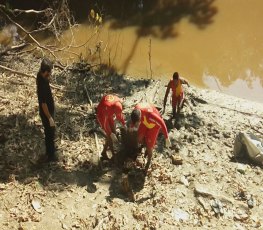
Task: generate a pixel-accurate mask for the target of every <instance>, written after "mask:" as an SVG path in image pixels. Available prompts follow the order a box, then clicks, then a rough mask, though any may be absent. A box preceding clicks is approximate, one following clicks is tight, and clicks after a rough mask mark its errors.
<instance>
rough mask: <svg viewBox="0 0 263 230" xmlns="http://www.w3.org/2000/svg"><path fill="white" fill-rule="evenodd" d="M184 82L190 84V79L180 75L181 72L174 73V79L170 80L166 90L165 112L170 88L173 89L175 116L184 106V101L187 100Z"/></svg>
mask: <svg viewBox="0 0 263 230" xmlns="http://www.w3.org/2000/svg"><path fill="white" fill-rule="evenodd" d="M182 84H187V85H188V86H189V83H188V81H187V80H185V79H183V78H182V77H179V74H178V73H177V72H175V73H174V74H173V79H172V80H170V81H169V84H168V86H167V89H166V92H165V96H164V102H163V113H165V107H166V102H167V97H168V95H169V92H170V89H172V108H173V117H175V116H176V114H179V113H180V110H181V108H182V107H183V103H184V100H185V98H184V89H183V86H182Z"/></svg>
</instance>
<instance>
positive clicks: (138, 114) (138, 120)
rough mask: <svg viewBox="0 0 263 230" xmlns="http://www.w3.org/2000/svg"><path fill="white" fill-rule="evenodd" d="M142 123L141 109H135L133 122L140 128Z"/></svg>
mask: <svg viewBox="0 0 263 230" xmlns="http://www.w3.org/2000/svg"><path fill="white" fill-rule="evenodd" d="M140 123H141V110H139V109H134V110H133V111H132V113H131V124H132V125H133V126H134V127H136V128H138V127H139V125H140Z"/></svg>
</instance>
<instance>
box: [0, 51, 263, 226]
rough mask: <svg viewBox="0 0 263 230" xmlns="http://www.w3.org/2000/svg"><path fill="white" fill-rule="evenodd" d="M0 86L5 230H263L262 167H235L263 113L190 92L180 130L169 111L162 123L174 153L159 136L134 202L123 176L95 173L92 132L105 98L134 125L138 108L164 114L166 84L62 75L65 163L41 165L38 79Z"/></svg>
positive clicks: (96, 148)
mask: <svg viewBox="0 0 263 230" xmlns="http://www.w3.org/2000/svg"><path fill="white" fill-rule="evenodd" d="M0 61H1V64H2V65H5V66H9V67H11V68H13V69H17V70H20V71H23V72H27V73H37V71H38V67H39V63H40V60H39V59H35V58H32V57H31V56H28V55H24V56H6V57H2V58H1V60H0ZM75 67H76V66H75ZM0 76H1V80H0V121H1V122H0V172H1V174H0V229H3V230H4V229H20V230H22V229H30V230H31V229H38V230H39V229H255V228H258V229H263V218H262V216H263V183H262V180H263V179H262V178H263V170H262V167H260V166H256V165H254V164H253V163H252V162H250V161H248V160H247V159H239V160H236V159H233V157H232V152H233V146H234V140H235V136H236V134H238V133H239V132H240V131H247V132H252V133H254V134H257V135H258V134H259V133H260V132H261V133H262V132H263V121H262V118H263V104H260V103H255V102H251V101H247V100H244V99H238V98H235V97H232V96H228V95H224V94H221V93H219V92H216V91H211V90H205V89H198V88H195V87H192V86H191V87H189V88H188V87H185V88H186V96H187V98H188V101H189V105H186V107H185V108H184V110H183V111H182V113H181V116H180V118H179V119H178V120H177V122H175V124H174V121H172V120H171V119H170V117H171V109H170V104H169V105H168V108H167V112H166V114H164V119H165V121H166V124H167V127H168V129H169V136H170V138H171V141H172V148H171V149H170V150H167V149H166V148H165V147H164V138H163V136H162V135H160V136H159V139H158V140H159V141H158V145H157V147H156V150H155V152H154V158H153V162H152V165H151V170H150V172H149V174H148V175H147V176H146V177H145V176H144V175H143V174H142V172H141V170H140V168H132V169H131V170H130V172H129V177H128V178H129V181H130V184H131V186H132V188H133V191H134V193H135V202H131V201H130V199H129V197H128V196H127V194H126V193H124V192H123V188H122V187H123V186H122V178H123V173H122V171H121V170H120V169H117V168H116V167H114V166H112V165H110V164H107V163H103V164H98V158H99V154H100V151H101V148H102V144H103V142H104V140H103V137H102V136H101V135H100V134H99V133H98V134H96V135H97V136H98V141H97V144H96V139H95V135H94V132H92V130H94V129H96V127H97V124H96V119H95V116H94V108H95V106H96V103H98V102H99V99H100V98H101V96H102V95H103V94H105V93H116V94H118V95H120V96H121V97H124V98H125V103H124V104H125V111H124V112H125V114H126V116H127V117H128V115H129V113H130V112H131V109H132V107H133V106H134V105H135V104H136V103H138V102H143V101H148V102H151V103H154V104H155V105H156V106H157V107H161V105H162V100H163V96H164V92H165V83H163V82H160V81H150V80H144V79H141V80H135V79H132V78H129V77H123V76H118V75H117V74H112V73H109V71H106V70H101V71H90V70H89V67H88V66H85V65H82V66H81V70H80V69H79V70H76V69H75V70H74V69H70V68H68V69H67V70H60V69H58V68H55V70H54V74H53V78H52V83H53V84H57V85H61V86H63V87H64V88H63V89H64V91H62V90H56V89H53V93H54V95H55V101H56V109H57V110H56V119H55V121H56V126H57V141H56V142H57V146H58V153H59V155H60V161H59V163H58V164H42V165H39V164H37V163H36V162H37V159H38V158H39V156H40V155H41V154H43V153H44V151H45V149H44V140H43V138H44V136H43V130H42V126H41V121H40V118H39V116H38V107H37V106H38V105H37V97H36V92H35V91H36V87H35V79H34V78H27V77H24V76H18V75H14V74H10V73H9V72H3V71H2V70H1V72H0ZM83 85H85V86H86V89H85V87H83ZM87 92H88V93H87ZM87 95H88V96H87ZM90 100H91V101H92V102H93V104H92V105H91V104H89V103H90ZM175 127H176V128H175ZM259 137H260V134H259ZM175 157H180V158H182V162H179V163H178V162H174V161H172V158H175ZM142 160H143V159H142Z"/></svg>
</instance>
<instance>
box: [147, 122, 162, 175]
mask: <svg viewBox="0 0 263 230" xmlns="http://www.w3.org/2000/svg"><path fill="white" fill-rule="evenodd" d="M159 131H160V128H159V127H155V128H153V129H150V130H148V131H147V133H146V135H145V142H146V154H147V156H148V160H147V163H146V166H145V171H146V172H147V171H148V169H149V167H150V164H151V161H152V150H153V148H154V146H155V144H156V140H157V137H158V134H159Z"/></svg>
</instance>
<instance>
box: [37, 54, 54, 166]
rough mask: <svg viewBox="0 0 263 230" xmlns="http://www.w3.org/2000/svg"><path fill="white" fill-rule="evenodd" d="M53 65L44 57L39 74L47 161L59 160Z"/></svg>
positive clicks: (39, 96) (39, 91) (40, 110)
mask: <svg viewBox="0 0 263 230" xmlns="http://www.w3.org/2000/svg"><path fill="white" fill-rule="evenodd" d="M52 68H53V65H52V63H51V62H50V60H48V59H46V58H44V59H43V60H42V62H41V65H40V70H39V72H38V74H37V79H36V84H37V96H38V104H39V115H40V117H41V120H42V124H43V126H44V133H45V144H46V157H45V158H46V159H45V160H46V161H57V160H58V159H57V156H56V154H55V141H54V139H55V122H54V112H55V105H54V99H53V96H52V92H51V88H50V85H49V78H50V76H51V71H52Z"/></svg>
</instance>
